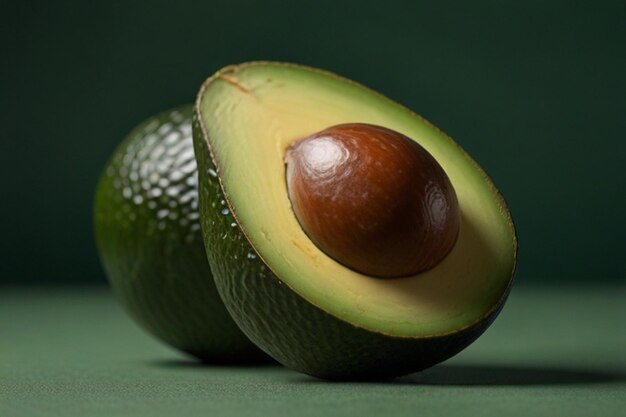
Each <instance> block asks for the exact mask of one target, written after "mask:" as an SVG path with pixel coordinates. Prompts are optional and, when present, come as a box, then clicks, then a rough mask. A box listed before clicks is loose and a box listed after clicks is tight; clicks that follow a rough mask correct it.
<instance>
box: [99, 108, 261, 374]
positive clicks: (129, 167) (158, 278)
mask: <svg viewBox="0 0 626 417" xmlns="http://www.w3.org/2000/svg"><path fill="white" fill-rule="evenodd" d="M191 115H192V107H191V106H190V105H187V106H182V107H179V108H176V109H172V110H169V111H166V112H163V113H161V114H159V115H157V116H155V117H153V118H151V119H149V120H147V121H145V122H144V123H142V124H141V125H139V126H137V127H136V128H135V129H134V130H133V131H132V132H131V133H130V134H129V136H128V137H127V138H126V140H124V142H123V143H122V144H121V145H120V146H119V147H118V149H117V150H116V151H115V153H114V155H113V157H112V158H111V160H110V161H109V163H108V164H107V166H106V168H105V170H104V172H103V174H102V176H101V178H100V182H99V184H98V188H97V192H96V198H95V208H94V222H95V234H96V242H97V246H98V249H99V253H100V257H101V261H102V264H103V266H104V268H105V270H106V273H107V276H108V279H109V282H110V284H111V286H112V287H113V290H114V292H115V295H116V296H117V298H118V300H119V301H120V302H121V304H122V305H123V307H124V308H125V309H126V310H127V311H128V312H129V313H130V315H131V316H132V317H133V318H134V319H135V320H136V321H137V322H138V323H139V324H140V325H141V326H143V327H144V328H145V329H147V330H148V331H149V332H150V333H152V334H153V335H155V336H156V337H157V338H159V339H161V340H162V341H164V342H166V343H168V344H170V345H171V346H173V347H175V348H177V349H179V350H181V351H183V352H186V353H188V354H191V355H193V356H195V357H197V358H199V359H201V360H203V361H208V362H213V363H232V362H236V363H255V362H266V361H268V360H269V358H268V357H267V356H266V355H265V354H263V353H262V352H261V351H260V350H259V349H258V348H256V347H255V346H254V345H253V344H252V343H251V342H250V341H249V340H248V339H247V338H246V337H245V336H244V334H243V333H242V332H241V331H240V330H239V328H238V327H237V325H236V324H235V323H234V322H233V320H232V319H231V317H230V315H229V314H228V312H227V311H226V309H225V308H224V305H223V303H222V301H221V300H220V298H219V295H218V293H217V290H216V288H215V283H214V282H213V278H212V274H211V270H210V268H209V265H208V262H207V259H206V256H205V250H204V244H203V242H202V235H201V232H200V223H199V215H198V191H197V165H196V161H195V158H194V152H193V143H192V138H191Z"/></svg>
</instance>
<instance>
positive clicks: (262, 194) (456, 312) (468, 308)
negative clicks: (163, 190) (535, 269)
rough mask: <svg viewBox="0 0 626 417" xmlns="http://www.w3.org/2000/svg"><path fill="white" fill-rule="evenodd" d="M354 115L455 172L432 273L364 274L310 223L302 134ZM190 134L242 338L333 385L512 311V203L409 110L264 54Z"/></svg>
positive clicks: (222, 90)
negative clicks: (290, 176)
mask: <svg viewBox="0 0 626 417" xmlns="http://www.w3.org/2000/svg"><path fill="white" fill-rule="evenodd" d="M343 123H366V124H372V125H377V126H384V127H385V128H388V129H392V130H393V131H397V132H400V133H401V134H403V135H405V136H407V137H409V138H411V139H412V140H414V141H416V142H417V143H419V145H421V146H422V147H423V148H424V149H425V150H427V151H428V153H429V154H430V155H432V156H433V157H434V158H435V160H436V161H437V162H438V164H439V165H440V166H441V167H442V168H443V169H444V170H445V172H446V174H447V176H448V177H449V179H450V181H451V183H452V185H453V187H454V189H455V190H456V197H457V199H458V209H459V232H458V237H457V239H456V242H455V243H454V246H453V247H452V249H451V250H450V252H449V253H448V254H447V255H446V256H445V257H444V258H443V259H442V260H441V262H439V263H438V264H437V265H435V266H434V267H432V268H431V269H428V270H427V271H422V272H420V273H418V274H415V275H413V276H408V277H407V276H404V277H398V278H385V279H380V278H378V277H373V276H369V275H365V274H363V273H360V272H357V271H355V270H353V269H350V268H347V267H346V266H344V265H343V264H341V263H339V262H337V261H336V260H335V259H333V258H332V257H330V256H328V255H327V254H326V253H325V252H323V251H322V250H320V249H319V248H318V247H317V246H316V245H315V244H314V243H313V242H312V241H311V239H310V238H309V237H308V236H307V234H306V233H305V232H304V231H303V229H302V228H301V226H300V224H299V222H298V220H297V218H296V216H295V214H294V212H293V210H292V205H291V202H290V199H289V195H288V190H287V184H286V179H285V174H286V173H285V163H284V161H285V155H286V153H287V151H288V149H289V148H290V147H291V146H292V144H293V143H295V142H297V141H298V140H301V139H302V138H305V137H308V136H310V135H312V134H314V133H315V132H320V131H322V130H324V129H326V128H328V127H329V126H335V125H339V124H343ZM193 137H194V148H195V151H196V158H197V161H198V166H199V186H200V217H201V221H202V230H203V236H204V241H205V245H206V250H207V256H208V259H209V263H210V265H211V268H212V270H213V273H214V277H215V281H216V285H217V287H218V290H219V292H220V294H221V296H222V299H223V301H224V304H225V305H226V308H227V309H228V310H229V312H230V313H231V315H232V317H233V319H234V320H235V321H236V322H237V324H238V325H239V327H240V328H241V329H242V330H243V332H244V333H245V334H246V335H247V336H248V337H249V338H250V339H251V340H252V341H253V342H254V343H256V344H257V345H258V346H259V347H261V348H262V349H263V350H264V351H266V352H268V353H269V354H270V355H271V356H273V357H274V358H275V359H276V360H278V361H279V362H281V363H282V364H284V365H286V366H288V367H290V368H292V369H294V370H297V371H300V372H303V373H306V374H309V375H312V376H316V377H319V378H325V379H338V380H346V379H348V380H358V379H370V378H376V379H378V378H389V377H395V376H400V375H404V374H408V373H412V372H416V371H419V370H422V369H424V368H427V367H430V366H432V365H434V364H437V363H439V362H441V361H443V360H446V359H448V358H450V357H451V356H453V355H455V354H456V353H458V352H459V351H461V350H462V349H464V348H465V347H466V346H468V345H469V344H470V343H472V342H473V341H474V340H475V339H476V338H477V337H478V336H480V335H481V334H482V333H483V332H484V331H485V329H486V328H487V327H488V326H489V325H490V323H491V322H492V321H493V320H494V319H495V317H496V315H497V314H498V312H499V311H500V310H501V308H502V306H503V304H504V302H505V299H506V297H507V295H508V293H509V289H510V287H511V283H512V278H513V275H514V270H515V264H516V253H517V239H516V234H515V230H514V226H513V222H512V219H511V216H510V214H509V211H508V209H507V207H506V204H505V202H504V200H503V198H502V197H501V195H500V194H499V192H498V191H497V189H496V187H495V186H494V184H493V182H492V181H491V180H490V179H489V177H488V176H487V175H486V174H485V172H484V171H483V170H482V169H481V168H480V167H479V165H478V164H477V163H476V162H475V161H474V160H472V159H471V158H470V157H469V156H468V155H467V153H465V151H464V150H463V149H461V147H460V146H459V145H457V144H456V143H455V142H454V141H453V140H452V139H451V138H449V137H448V136H447V135H445V134H444V133H443V132H442V131H441V130H439V129H438V128H436V127H435V126H433V125H432V124H430V123H429V122H427V121H426V120H424V119H423V118H421V117H420V116H418V115H417V114H415V113H413V112H412V111H410V110H408V109H407V108H405V107H403V106H401V105H399V104H396V103H395V102H393V101H392V100H390V99H388V98H386V97H384V96H382V95H381V94H378V93H376V92H374V91H372V90H370V89H368V88H366V87H364V86H361V85H359V84H357V83H355V82H353V81H350V80H347V79H345V78H342V77H339V76H337V75H334V74H332V73H329V72H325V71H322V70H319V69H314V68H307V67H303V66H297V65H292V64H282V63H272V62H253V63H246V64H242V65H237V66H229V67H226V68H224V69H222V70H220V71H218V72H217V73H216V74H215V75H213V76H212V77H210V78H209V79H208V80H207V81H206V82H205V83H204V84H203V85H202V87H201V89H200V91H199V93H198V97H197V101H196V103H195V107H194V126H193Z"/></svg>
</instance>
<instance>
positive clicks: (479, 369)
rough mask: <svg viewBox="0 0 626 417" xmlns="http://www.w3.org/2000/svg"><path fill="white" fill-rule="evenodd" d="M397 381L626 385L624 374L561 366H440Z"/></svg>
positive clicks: (423, 382) (479, 384)
mask: <svg viewBox="0 0 626 417" xmlns="http://www.w3.org/2000/svg"><path fill="white" fill-rule="evenodd" d="M397 382H399V383H402V382H404V383H413V384H420V385H448V386H454V385H457V386H462V385H467V386H520V385H573V384H597V383H610V382H626V375H625V374H622V373H617V372H610V371H593V370H589V369H576V368H564V367H563V368H562V367H538V366H534V367H533V366H531V367H522V366H506V365H505V366H498V365H439V366H436V367H434V368H431V369H428V370H426V371H423V372H421V373H417V374H413V375H409V376H407V377H403V378H400V379H398V380H397Z"/></svg>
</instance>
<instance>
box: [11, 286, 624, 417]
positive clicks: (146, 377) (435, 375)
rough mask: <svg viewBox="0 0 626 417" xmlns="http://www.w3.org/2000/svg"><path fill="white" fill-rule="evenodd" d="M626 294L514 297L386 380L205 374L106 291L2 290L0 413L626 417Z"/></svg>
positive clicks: (522, 291) (616, 290)
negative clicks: (438, 358)
mask: <svg viewBox="0 0 626 417" xmlns="http://www.w3.org/2000/svg"><path fill="white" fill-rule="evenodd" d="M625 296H626V287H624V286H620V287H617V286H605V287H573V288H557V287H551V288H541V289H540V288H534V287H521V288H514V290H513V292H512V294H511V298H510V301H509V303H507V306H506V307H505V309H504V311H503V312H502V314H501V315H500V317H499V318H498V320H496V322H495V323H494V325H493V326H492V327H491V328H490V329H489V331H487V333H486V334H485V335H484V336H483V337H482V338H481V339H479V340H478V341H477V342H476V343H475V344H473V345H472V346H471V347H470V348H468V349H467V350H466V351H464V352H462V353H461V354H459V355H458V356H457V357H455V358H453V359H452V360H450V361H448V362H446V363H445V364H442V365H439V366H437V367H435V368H432V369H431V370H428V371H425V372H423V373H421V374H416V375H412V376H408V377H405V378H401V379H398V380H395V381H393V382H388V383H382V382H381V383H327V382H322V381H319V380H316V379H313V378H310V377H307V376H304V375H301V374H297V373H295V372H292V371H289V370H287V369H284V368H281V367H277V366H267V367H257V368H246V367H239V368H236V367H212V366H197V365H195V364H194V363H193V362H190V361H187V360H185V359H184V358H182V357H181V356H179V355H178V354H176V353H175V352H173V351H171V350H170V349H169V348H166V347H164V346H163V345H161V344H159V343H158V342H156V341H154V340H153V339H151V338H150V337H149V336H147V335H146V334H144V333H143V332H142V331H141V330H140V329H139V328H137V327H136V326H135V325H134V324H133V323H132V322H131V321H130V319H129V318H127V317H126V316H125V315H124V314H123V313H122V311H121V310H120V308H119V307H118V306H117V305H116V304H115V302H114V301H113V298H112V296H111V294H110V292H109V290H107V289H104V288H64V289H61V288H56V289H47V288H31V289H27V288H23V289H11V288H6V287H4V288H0V415H1V416H3V417H19V416H24V417H26V416H28V417H36V416H64V417H72V416H144V415H145V416H171V415H181V416H182V415H184V416H196V415H197V416H248V415H250V416H252V415H254V416H258V415H267V416H295V415H298V416H329V415H333V416H334V415H339V416H344V415H355V416H357V415H358V416H377V417H378V416H382V415H419V416H435V415H450V416H455V417H456V416H464V415H465V416H474V415H475V416H485V415H495V414H497V415H499V416H516V415H519V416H524V417H527V416H544V415H545V416H560V415H567V416H568V417H571V416H590V415H598V416H603V417H611V416H623V415H624V409H626V358H625V356H624V351H626V332H624V319H625V317H626V305H625V304H624V298H625Z"/></svg>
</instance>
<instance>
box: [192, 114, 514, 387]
mask: <svg viewBox="0 0 626 417" xmlns="http://www.w3.org/2000/svg"><path fill="white" fill-rule="evenodd" d="M199 118H200V117H199V116H198V115H197V114H196V115H195V116H194V125H193V136H194V147H195V151H196V158H197V161H198V169H199V191H200V213H201V216H200V217H201V221H202V229H203V231H204V233H203V235H204V241H205V246H206V249H207V257H208V259H209V263H210V265H211V268H212V270H213V273H214V276H215V281H216V284H217V288H218V290H219V292H220V294H221V297H222V299H223V301H224V304H225V305H226V308H227V309H228V311H229V312H230V313H231V316H232V317H233V319H234V320H235V321H236V322H237V324H238V325H239V327H240V328H241V329H242V330H243V332H244V333H245V334H246V335H247V336H248V337H249V338H250V340H252V341H253V342H254V343H255V344H257V345H258V346H259V347H260V348H261V349H263V350H264V351H266V352H267V353H268V354H269V355H271V356H272V357H273V358H274V359H276V360H277V361H278V362H280V363H282V364H283V365H285V366H287V367H289V368H291V369H293V370H296V371H299V372H302V373H305V374H308V375H311V376H315V377H318V378H323V379H329V380H378V379H386V378H393V377H397V376H402V375H406V374H409V373H413V372H417V371H420V370H422V369H425V368H428V367H431V366H433V365H435V364H437V363H439V362H442V361H444V360H446V359H448V358H450V357H452V356H454V355H455V354H457V353H458V352H460V351H461V350H463V349H464V348H465V347H467V346H468V345H469V344H470V343H472V342H473V341H474V340H476V338H478V337H479V336H480V335H481V334H482V333H483V332H484V331H485V330H486V329H487V327H489V325H490V324H491V322H492V321H493V320H494V319H495V318H496V316H497V314H498V313H499V311H500V310H501V308H502V306H503V304H504V301H505V299H506V296H507V294H508V290H507V294H505V295H504V296H503V297H502V298H501V300H500V302H499V304H498V305H497V306H496V307H495V308H494V309H493V310H492V311H491V312H490V313H489V314H488V315H486V316H485V317H484V318H483V319H482V320H481V321H480V322H479V323H476V324H475V325H473V326H472V327H469V328H466V329H462V330H459V331H458V332H455V333H453V334H449V335H446V336H442V337H436V338H426V339H425V338H422V339H412V338H399V337H393V336H389V335H384V334H381V333H375V332H372V331H368V330H365V329H361V328H357V327H355V326H353V325H351V324H350V323H347V322H344V321H342V320H340V319H338V318H336V317H334V316H332V315H330V314H328V313H326V312H325V311H323V310H321V309H320V308H318V307H316V306H314V305H313V304H311V303H310V302H308V301H306V300H304V299H303V298H302V297H300V296H299V295H298V294H296V293H295V292H294V291H292V290H291V289H290V288H289V287H288V286H287V285H285V284H284V283H283V282H281V280H280V279H279V278H278V277H277V276H276V275H274V274H273V273H272V272H271V270H270V269H269V268H268V267H267V265H265V264H264V262H263V261H262V260H261V259H260V258H259V257H258V256H257V254H256V253H255V250H254V248H253V247H252V246H251V245H250V243H249V242H248V240H247V239H246V237H245V235H244V234H243V232H242V231H241V229H240V228H239V227H238V225H237V222H236V220H235V218H234V217H233V215H232V214H231V213H230V211H229V207H228V206H227V203H226V199H225V198H224V193H223V190H222V188H221V186H220V183H219V181H218V178H217V175H216V174H217V172H218V170H217V168H216V167H215V165H214V163H213V160H212V157H211V154H210V150H209V148H208V145H207V142H206V140H205V139H204V134H203V132H202V127H201V125H200V122H199Z"/></svg>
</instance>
